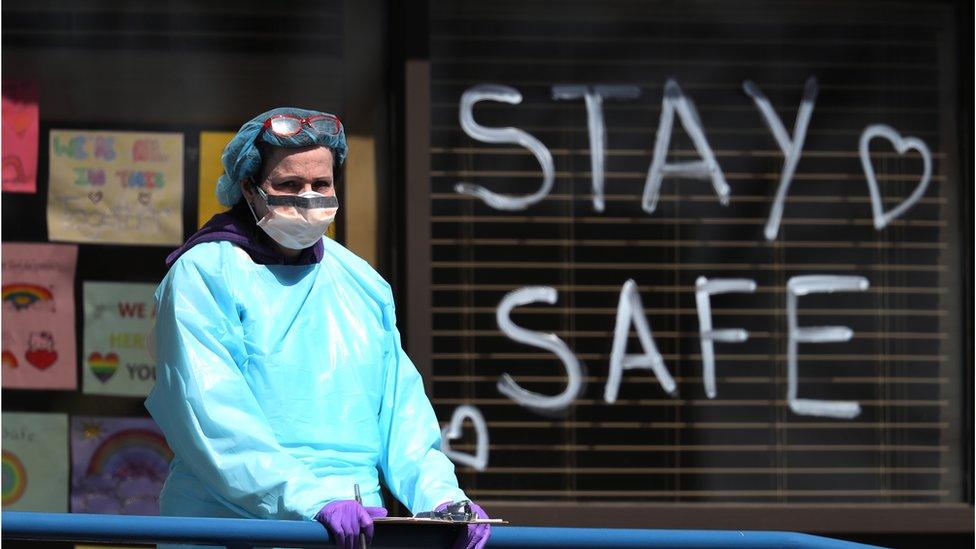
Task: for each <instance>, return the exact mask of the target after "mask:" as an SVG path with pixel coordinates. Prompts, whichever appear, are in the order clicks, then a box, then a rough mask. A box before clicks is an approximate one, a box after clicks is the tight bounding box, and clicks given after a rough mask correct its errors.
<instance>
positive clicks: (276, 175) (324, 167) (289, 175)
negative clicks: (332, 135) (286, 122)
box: [241, 145, 335, 218]
mask: <svg viewBox="0 0 976 549" xmlns="http://www.w3.org/2000/svg"><path fill="white" fill-rule="evenodd" d="M255 183H256V184H257V185H258V186H260V187H261V188H262V189H264V192H266V193H267V194H269V195H286V194H291V195H298V194H301V193H304V192H308V191H314V192H317V193H319V194H322V195H325V196H333V195H335V185H334V179H333V173H332V151H331V150H329V148H328V147H323V146H320V145H315V146H312V147H304V148H301V149H286V148H284V147H274V148H272V149H271V154H270V155H268V158H266V159H265V160H264V166H263V168H262V170H261V173H260V174H258V177H257V178H256V181H255ZM241 192H243V193H244V197H245V198H246V199H247V200H248V201H249V202H251V205H252V206H253V207H254V210H255V211H254V213H255V215H257V217H258V218H261V217H263V216H264V214H266V213H267V209H266V206H265V204H264V203H263V201H261V200H254V195H255V191H254V190H253V189H252V188H251V186H250V185H249V184H248V182H246V181H242V182H241Z"/></svg>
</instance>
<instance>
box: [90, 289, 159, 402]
mask: <svg viewBox="0 0 976 549" xmlns="http://www.w3.org/2000/svg"><path fill="white" fill-rule="evenodd" d="M155 289H156V285H155V284H134V283H124V282H85V284H84V290H83V292H82V293H83V294H84V303H85V336H84V345H83V350H82V353H81V360H82V367H81V369H82V374H81V379H82V389H83V390H84V392H86V393H93V394H101V395H120V396H146V395H148V394H149V390H150V389H152V386H153V383H154V382H155V381H156V365H155V363H153V361H152V359H150V357H149V353H148V351H147V350H146V338H147V336H148V334H149V330H150V329H152V326H153V320H154V319H155V317H156V310H155V306H154V303H153V292H154V291H155Z"/></svg>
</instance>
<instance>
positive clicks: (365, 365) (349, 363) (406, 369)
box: [146, 108, 490, 549]
mask: <svg viewBox="0 0 976 549" xmlns="http://www.w3.org/2000/svg"><path fill="white" fill-rule="evenodd" d="M346 153H347V147H346V139H345V134H344V130H343V127H342V123H341V122H340V120H339V119H338V118H337V117H336V116H334V115H331V114H328V113H322V112H317V111H311V110H304V109H296V108H278V109H274V110H271V111H269V112H266V113H264V114H261V115H258V116H257V117H255V118H254V119H252V120H250V121H249V122H247V123H245V124H244V125H243V126H242V127H241V129H240V131H238V132H237V135H236V136H235V137H234V138H233V139H232V140H231V142H230V143H229V144H228V145H227V148H225V149H224V152H223V155H222V157H221V161H222V163H223V167H224V174H223V175H222V176H221V177H220V179H218V181H217V197H218V199H219V201H220V203H221V204H223V205H225V206H229V207H230V211H228V212H226V213H221V214H218V215H216V216H214V217H213V218H212V219H211V220H210V221H209V222H208V223H207V224H206V225H205V226H204V227H203V228H202V229H201V230H200V231H198V232H197V233H196V234H194V235H193V236H191V237H190V238H189V240H188V241H187V242H186V244H184V245H183V246H182V247H181V248H179V249H178V250H176V251H175V252H173V253H172V254H171V255H170V256H169V258H167V264H168V265H170V269H169V272H168V273H167V275H166V277H165V278H164V279H163V282H162V283H161V284H160V285H159V288H158V289H157V290H156V304H157V315H156V325H155V331H154V333H153V336H154V352H155V358H156V362H157V372H158V373H157V381H156V385H155V387H154V388H153V390H152V392H151V393H150V395H149V397H148V398H147V399H146V408H147V409H148V410H149V412H150V413H151V414H152V416H153V418H154V419H155V420H156V422H157V423H158V424H159V426H160V427H161V429H162V431H163V433H164V434H165V436H166V440H167V442H168V443H169V445H170V447H171V448H172V450H173V452H174V454H175V457H174V458H173V461H172V464H171V467H170V473H169V477H168V478H167V479H166V483H165V485H164V486H163V490H162V493H161V494H160V511H161V513H162V514H163V515H171V516H172V515H176V516H194V517H233V518H242V517H246V518H262V519H293V520H309V521H311V520H316V521H318V522H320V523H322V524H323V525H324V526H325V527H326V528H327V529H328V530H329V532H330V533H331V534H332V535H333V539H335V540H336V541H337V544H338V545H339V546H342V547H347V548H352V547H354V546H358V543H359V535H360V533H363V534H365V535H366V536H367V537H369V538H371V537H372V534H373V520H372V519H373V518H376V517H383V516H386V513H387V511H386V509H384V508H383V501H382V499H381V495H380V480H381V476H382V481H383V482H385V484H386V486H387V487H388V488H389V490H390V492H391V493H392V494H393V496H394V497H396V498H397V499H398V500H400V501H401V502H403V503H404V504H405V505H406V506H407V507H408V508H409V509H410V511H412V512H413V513H418V512H423V511H431V510H442V509H444V508H445V507H446V506H447V505H449V504H451V503H455V502H458V501H463V500H467V499H468V498H467V496H465V494H464V492H463V491H462V490H461V489H460V488H459V487H458V481H457V477H456V476H455V473H454V466H453V464H452V463H451V461H450V460H449V459H448V458H447V457H446V456H445V455H444V454H443V453H442V452H441V450H440V442H441V434H440V429H439V427H438V423H437V418H436V417H435V416H434V411H433V408H432V407H431V404H430V401H429V400H428V399H427V396H426V394H425V393H424V384H423V380H422V378H421V377H420V374H419V373H418V372H417V369H416V367H414V365H413V363H411V361H410V359H409V358H408V357H407V355H406V354H405V353H404V351H403V349H402V347H401V342H400V334H399V332H398V331H397V326H396V317H395V313H394V307H393V295H392V293H391V291H390V286H389V284H387V283H386V281H384V280H383V278H381V277H380V275H379V274H377V273H376V272H375V271H374V270H373V269H372V268H371V267H370V266H369V265H368V264H367V263H366V262H365V261H363V260H362V259H360V258H359V257H357V256H356V255H354V254H353V253H351V252H350V251H349V250H347V249H346V248H344V247H343V246H342V245H340V244H338V243H336V242H334V241H333V240H331V239H329V238H323V237H322V235H323V233H324V232H325V231H326V229H327V228H328V226H329V224H330V223H332V220H333V218H334V217H335V215H336V211H337V210H338V208H339V204H338V201H337V197H336V185H337V184H338V183H339V182H340V180H341V177H340V175H341V166H342V163H343V161H344V160H345V158H346ZM355 485H358V487H359V488H360V490H361V493H362V504H359V503H357V501H356V500H355V496H354V486H355ZM471 509H472V510H473V511H475V512H476V514H477V515H478V516H479V517H482V518H487V515H486V514H485V512H484V511H483V510H482V509H481V508H480V507H479V506H477V505H475V504H471ZM489 533H490V532H489V526H488V525H485V524H480V525H468V526H467V527H466V528H465V529H463V530H462V531H461V534H460V535H459V538H458V540H457V542H456V544H455V547H457V548H469V549H470V548H475V547H477V548H480V547H483V546H484V545H485V544H486V543H487V540H488V536H489Z"/></svg>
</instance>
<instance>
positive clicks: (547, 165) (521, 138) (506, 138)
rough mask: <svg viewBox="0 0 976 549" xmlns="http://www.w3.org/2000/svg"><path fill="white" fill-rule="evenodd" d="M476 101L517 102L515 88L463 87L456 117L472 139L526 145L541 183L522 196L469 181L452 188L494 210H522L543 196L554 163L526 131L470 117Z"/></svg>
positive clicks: (549, 187)
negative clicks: (478, 199) (492, 124)
mask: <svg viewBox="0 0 976 549" xmlns="http://www.w3.org/2000/svg"><path fill="white" fill-rule="evenodd" d="M479 101H498V102H500V103H509V104H512V105H518V104H519V103H521V102H522V94H521V93H519V92H518V90H516V89H515V88H512V87H509V86H503V85H499V84H479V85H477V86H473V87H471V88H468V89H467V90H465V92H464V93H463V94H462V95H461V106H460V113H459V118H460V121H461V129H462V130H464V133H466V134H468V136H469V137H471V138H472V139H477V140H478V141H481V142H483V143H511V144H517V145H521V146H522V147H525V148H526V149H528V150H529V151H530V152H531V153H532V154H533V156H535V158H536V160H538V161H539V165H540V166H541V167H542V186H541V187H539V190H537V191H536V192H534V193H532V194H530V195H526V196H510V195H506V194H499V193H495V192H492V191H490V190H488V189H486V188H485V187H482V186H481V185H476V184H473V183H463V182H461V183H458V184H456V185H455V186H454V191H455V192H457V193H460V194H466V195H470V196H475V197H477V198H480V199H481V200H483V201H484V202H485V204H487V205H489V206H491V207H492V208H495V209H496V210H524V209H526V208H528V207H529V206H531V205H532V204H535V203H536V202H539V201H540V200H542V199H543V198H545V197H546V196H547V195H548V194H549V191H550V190H552V185H553V182H554V181H555V178H556V167H555V164H554V163H553V161H552V154H551V153H550V152H549V149H547V148H546V146H545V145H543V144H542V142H541V141H539V140H538V139H536V138H535V137H533V136H532V135H531V134H530V133H528V132H526V131H524V130H520V129H518V128H511V127H509V128H489V127H486V126H482V125H481V124H478V123H477V122H475V120H474V105H475V103H478V102H479Z"/></svg>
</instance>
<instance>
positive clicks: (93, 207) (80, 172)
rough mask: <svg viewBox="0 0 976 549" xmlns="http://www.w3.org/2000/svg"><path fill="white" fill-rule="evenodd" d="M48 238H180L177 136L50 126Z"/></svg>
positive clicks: (168, 241)
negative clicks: (59, 128)
mask: <svg viewBox="0 0 976 549" xmlns="http://www.w3.org/2000/svg"><path fill="white" fill-rule="evenodd" d="M49 154H50V184H49V189H48V203H47V225H48V235H49V237H50V239H51V240H66V241H71V242H98V243H100V244H105V243H114V244H156V245H177V244H180V243H181V242H182V241H183V230H182V227H183V210H182V209H183V134H179V133H136V132H108V131H105V132H102V131H75V130H51V134H50V146H49Z"/></svg>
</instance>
